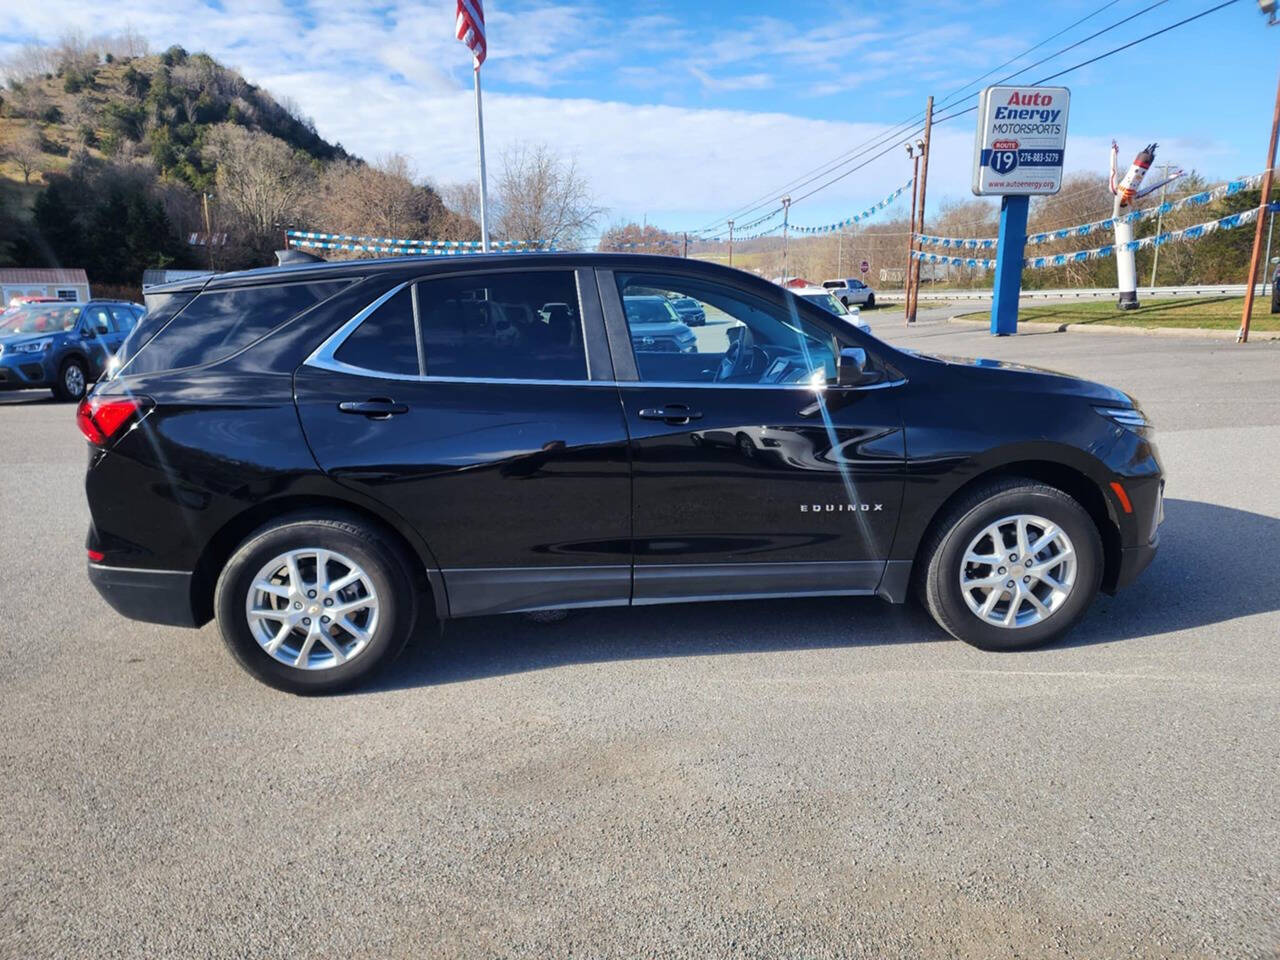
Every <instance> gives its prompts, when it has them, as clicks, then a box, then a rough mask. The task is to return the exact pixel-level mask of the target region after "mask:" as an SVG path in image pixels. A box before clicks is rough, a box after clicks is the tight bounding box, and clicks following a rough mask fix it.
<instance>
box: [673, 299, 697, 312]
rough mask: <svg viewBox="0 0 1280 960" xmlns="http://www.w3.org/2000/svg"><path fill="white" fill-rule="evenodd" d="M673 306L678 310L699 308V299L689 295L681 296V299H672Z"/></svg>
mask: <svg viewBox="0 0 1280 960" xmlns="http://www.w3.org/2000/svg"><path fill="white" fill-rule="evenodd" d="M671 303H672V306H674V307H675V308H676V309H677V310H698V309H700V308H699V306H698V301H697V300H693V299H691V298H689V297H681V298H680V299H679V300H672V301H671Z"/></svg>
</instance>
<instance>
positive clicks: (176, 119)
mask: <svg viewBox="0 0 1280 960" xmlns="http://www.w3.org/2000/svg"><path fill="white" fill-rule="evenodd" d="M82 57H83V60H85V61H88V60H89V57H88V56H85V55H82ZM106 57H107V58H109V59H106V58H104V59H100V60H98V61H97V62H96V63H92V62H80V63H74V62H71V63H68V62H64V63H62V64H61V65H60V66H58V67H57V68H56V69H55V70H53V71H50V72H46V73H42V74H35V75H31V76H28V77H26V78H22V79H10V81H9V84H8V89H6V90H5V91H4V92H3V93H2V94H0V150H4V151H5V153H6V160H5V162H4V163H3V164H0V173H3V174H4V175H5V176H6V177H7V178H8V179H9V180H10V181H12V182H13V183H14V184H15V185H17V186H25V185H26V184H25V183H24V181H25V180H26V177H25V176H24V171H23V169H22V168H21V166H20V165H19V163H18V162H17V160H16V159H15V158H14V157H13V156H12V152H13V148H14V147H15V146H16V145H18V144H19V143H20V141H21V139H22V138H23V136H24V135H30V133H31V132H32V131H33V130H34V131H36V132H38V135H39V137H40V139H41V141H42V144H41V146H42V154H43V155H42V156H41V157H40V158H39V159H38V160H37V162H36V170H35V171H33V174H32V176H31V179H32V181H34V182H35V183H36V184H38V182H39V180H40V179H42V178H43V175H44V174H45V173H56V172H59V171H65V170H66V168H67V166H68V164H69V163H70V157H71V156H72V155H73V153H74V152H76V151H77V150H84V151H86V152H87V153H88V154H89V155H91V156H96V157H101V158H115V157H120V156H122V155H123V156H126V157H130V158H134V157H142V156H146V157H150V158H151V159H152V160H153V161H154V163H155V166H156V168H157V170H158V171H159V172H160V173H161V175H167V176H171V177H173V178H175V179H177V180H180V181H182V182H184V183H186V184H187V185H189V186H191V187H192V188H194V189H197V190H201V189H207V188H209V187H210V186H211V185H212V182H213V174H214V167H215V164H214V163H213V162H212V161H211V159H210V158H209V157H208V156H207V151H206V139H207V135H208V132H209V131H210V129H212V128H213V127H214V126H216V125H217V124H220V123H224V122H229V123H234V124H237V125H239V126H242V127H244V128H246V129H248V130H254V131H259V132H262V133H265V134H268V135H270V136H273V137H275V138H277V139H279V140H281V141H283V142H284V143H285V144H287V145H288V146H289V147H291V148H292V149H294V150H298V151H301V152H303V153H305V154H306V155H308V156H309V157H312V158H314V159H315V160H318V161H329V160H334V159H345V158H347V156H348V155H347V153H346V151H345V150H344V149H343V148H342V146H341V144H332V143H329V142H328V141H326V140H325V139H324V138H323V137H321V136H320V135H319V134H318V133H316V130H315V127H314V126H313V125H312V124H311V122H310V121H309V120H307V119H305V118H303V117H301V116H300V115H299V113H298V111H297V109H296V107H293V106H292V105H290V104H282V103H280V102H279V101H277V100H276V99H275V98H274V97H273V96H272V95H271V94H270V93H268V92H267V91H266V90H263V89H262V88H261V87H258V86H255V85H254V84H252V83H249V82H248V81H247V80H245V79H244V78H243V77H242V76H240V75H239V74H238V73H236V72H235V71H234V70H231V69H229V68H227V67H224V66H222V65H220V64H219V63H218V62H217V61H215V60H214V59H213V58H212V57H210V56H208V55H207V54H203V53H196V54H188V53H187V52H186V51H185V50H183V49H182V48H181V47H171V48H170V49H169V50H167V51H165V52H164V53H161V54H153V55H149V56H141V57H124V58H117V57H114V56H112V55H111V54H107V55H106ZM20 193H23V194H26V195H28V196H30V195H31V194H32V191H30V190H22V191H20Z"/></svg>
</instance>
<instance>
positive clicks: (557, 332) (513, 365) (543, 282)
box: [333, 270, 587, 380]
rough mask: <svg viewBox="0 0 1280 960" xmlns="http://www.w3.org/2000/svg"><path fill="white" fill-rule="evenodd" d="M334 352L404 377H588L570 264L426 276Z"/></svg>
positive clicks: (351, 361)
mask: <svg viewBox="0 0 1280 960" xmlns="http://www.w3.org/2000/svg"><path fill="white" fill-rule="evenodd" d="M415 329H416V330H417V331H418V335H417V336H415ZM333 358H334V359H335V360H337V361H338V362H339V363H344V364H348V365H350V366H353V367H360V368H362V369H364V370H369V371H374V372H379V373H392V374H397V375H401V376H414V375H417V376H427V377H454V378H461V379H486V380H585V379H587V355H586V350H585V348H584V347H583V338H582V313H581V309H580V308H579V305H578V287H577V283H576V281H575V279H574V275H573V272H572V271H569V270H530V271H527V272H509V273H508V272H503V273H485V274H474V275H471V276H464V277H444V278H441V279H439V280H419V281H417V282H416V283H415V284H411V285H408V286H405V287H404V288H403V289H401V290H400V291H398V292H397V293H395V294H394V295H393V296H392V297H391V298H390V299H388V300H387V301H386V302H385V303H383V304H381V305H380V306H379V307H378V308H377V309H376V310H374V311H373V312H372V313H371V314H370V315H369V316H368V317H367V318H366V319H365V320H364V322H362V323H361V324H360V326H359V327H357V328H356V329H355V330H354V331H352V333H351V334H350V335H349V336H348V337H347V338H346V340H344V341H343V343H342V345H341V346H340V347H338V349H337V350H335V351H334V354H333Z"/></svg>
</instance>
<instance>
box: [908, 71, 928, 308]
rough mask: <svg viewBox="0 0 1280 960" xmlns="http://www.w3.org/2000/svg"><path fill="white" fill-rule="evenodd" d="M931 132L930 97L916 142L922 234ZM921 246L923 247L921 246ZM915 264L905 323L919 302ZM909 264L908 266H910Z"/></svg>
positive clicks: (921, 231)
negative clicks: (921, 136)
mask: <svg viewBox="0 0 1280 960" xmlns="http://www.w3.org/2000/svg"><path fill="white" fill-rule="evenodd" d="M932 132H933V97H930V98H929V99H928V101H927V102H926V103H925V107H924V141H923V142H920V141H917V143H916V146H917V147H919V148H920V149H921V151H922V152H923V153H924V157H923V158H922V160H921V163H920V226H919V227H916V228H914V229H915V232H916V233H918V234H920V233H924V210H925V188H926V187H928V185H929V137H930V135H931V134H932ZM922 246H923V245H922ZM912 262H913V263H914V264H915V270H914V271H913V276H914V277H915V281H914V283H913V284H912V286H911V295H910V303H911V307H910V312H909V313H908V314H907V323H915V322H916V307H917V305H918V302H919V300H920V266H921V264H920V261H919V260H915V261H912ZM910 265H911V264H908V266H910Z"/></svg>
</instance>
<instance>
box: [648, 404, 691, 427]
mask: <svg viewBox="0 0 1280 960" xmlns="http://www.w3.org/2000/svg"><path fill="white" fill-rule="evenodd" d="M640 419H641V420H661V421H662V422H663V423H669V424H671V426H673V427H678V426H680V425H681V424H685V423H688V422H689V421H690V420H701V419H702V413H701V411H698V410H691V409H689V407H687V406H685V405H684V404H683V403H668V404H667V405H666V406H665V407H647V408H645V409H643V410H641V411H640Z"/></svg>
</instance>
